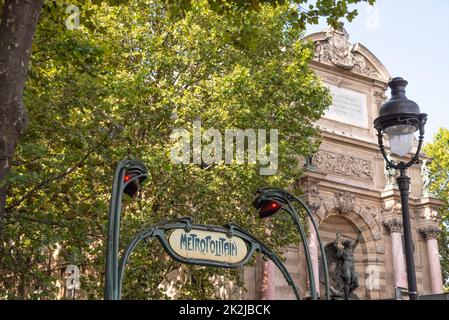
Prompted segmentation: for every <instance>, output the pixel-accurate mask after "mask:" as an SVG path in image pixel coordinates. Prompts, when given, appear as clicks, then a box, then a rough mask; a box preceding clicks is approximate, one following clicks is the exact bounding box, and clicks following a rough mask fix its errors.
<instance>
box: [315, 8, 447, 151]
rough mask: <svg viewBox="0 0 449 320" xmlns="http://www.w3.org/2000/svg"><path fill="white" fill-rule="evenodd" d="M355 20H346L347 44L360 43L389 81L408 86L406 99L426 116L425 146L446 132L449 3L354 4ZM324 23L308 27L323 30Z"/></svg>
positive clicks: (322, 21) (323, 21)
mask: <svg viewBox="0 0 449 320" xmlns="http://www.w3.org/2000/svg"><path fill="white" fill-rule="evenodd" d="M353 7H354V8H357V9H358V11H359V15H358V16H357V17H356V18H355V19H354V20H353V21H352V22H347V21H345V28H346V31H347V32H348V33H349V41H350V42H351V43H357V42H360V43H361V44H363V45H364V46H365V47H367V48H368V49H369V50H370V51H371V52H372V53H373V54H374V55H375V56H376V57H377V58H379V60H380V61H381V62H382V63H383V64H384V65H385V67H386V68H387V70H388V71H389V72H390V75H391V76H392V77H402V78H404V79H406V80H407V81H408V82H409V84H408V86H407V89H406V90H407V97H408V98H409V99H411V100H413V101H415V102H417V103H418V105H419V106H420V108H421V112H424V113H427V114H428V120H427V124H426V135H425V138H424V141H425V142H431V141H432V140H433V136H434V134H435V133H436V132H437V131H438V128H440V127H445V128H449V1H448V0H428V1H421V0H377V1H376V4H375V6H374V7H372V6H369V5H367V4H358V5H354V6H353ZM325 27H326V22H325V20H321V21H320V24H319V25H314V26H309V27H308V29H307V34H309V33H313V32H317V31H321V30H323V29H324V28H325Z"/></svg>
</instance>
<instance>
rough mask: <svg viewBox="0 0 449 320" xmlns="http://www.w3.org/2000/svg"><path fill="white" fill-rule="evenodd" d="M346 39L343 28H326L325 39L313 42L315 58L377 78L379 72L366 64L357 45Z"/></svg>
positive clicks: (347, 37)
mask: <svg viewBox="0 0 449 320" xmlns="http://www.w3.org/2000/svg"><path fill="white" fill-rule="evenodd" d="M348 39H349V35H348V33H347V32H346V30H345V29H342V30H339V31H337V30H335V29H332V28H329V29H327V31H326V37H325V39H323V40H320V41H317V42H316V43H315V59H317V60H318V61H322V62H328V63H332V64H333V65H335V66H337V67H340V68H342V69H345V70H351V71H353V72H357V73H360V74H364V75H367V76H369V77H374V78H378V77H379V73H378V72H377V71H376V70H374V69H373V68H372V67H371V66H369V65H368V63H367V62H366V59H365V57H364V56H362V55H361V54H360V53H358V52H357V45H353V44H351V43H349V41H348Z"/></svg>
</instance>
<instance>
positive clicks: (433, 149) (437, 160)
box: [424, 128, 449, 290]
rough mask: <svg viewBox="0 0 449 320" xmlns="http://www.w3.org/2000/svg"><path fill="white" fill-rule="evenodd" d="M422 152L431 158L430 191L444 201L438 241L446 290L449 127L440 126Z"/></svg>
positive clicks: (448, 266)
mask: <svg viewBox="0 0 449 320" xmlns="http://www.w3.org/2000/svg"><path fill="white" fill-rule="evenodd" d="M424 152H425V153H426V154H427V155H428V156H429V157H431V158H433V160H432V162H431V163H430V169H431V171H432V174H433V175H432V184H431V191H433V192H434V193H435V194H436V195H437V196H438V198H440V199H441V200H443V202H444V205H443V207H442V208H441V210H440V214H441V218H442V220H441V233H440V235H439V239H438V243H439V250H440V256H441V268H442V272H443V279H444V283H445V284H446V290H447V289H448V283H449V211H448V209H449V129H446V128H440V130H439V131H438V133H437V134H436V135H435V137H434V140H433V142H432V143H429V144H427V145H426V146H425V148H424Z"/></svg>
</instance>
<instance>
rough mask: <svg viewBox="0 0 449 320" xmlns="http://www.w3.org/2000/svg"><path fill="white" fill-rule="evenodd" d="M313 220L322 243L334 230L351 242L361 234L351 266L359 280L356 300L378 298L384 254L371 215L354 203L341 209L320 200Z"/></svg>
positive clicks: (330, 237)
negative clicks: (320, 202)
mask: <svg viewBox="0 0 449 320" xmlns="http://www.w3.org/2000/svg"><path fill="white" fill-rule="evenodd" d="M315 217H316V220H317V223H318V225H319V232H320V236H321V238H322V241H323V242H324V244H326V243H329V242H330V241H334V239H335V235H336V232H337V231H340V232H341V233H342V234H343V235H347V236H349V237H351V238H353V239H355V238H356V237H357V234H358V231H361V233H362V237H363V240H362V242H361V243H360V244H359V246H358V247H357V248H356V251H355V259H356V263H355V267H356V272H357V274H358V277H359V288H358V289H357V290H356V293H357V294H358V296H359V298H360V299H378V298H380V292H381V290H382V287H383V286H384V284H383V281H384V280H383V278H384V277H383V275H384V269H385V267H384V265H383V259H382V258H381V255H382V254H383V253H384V249H383V245H382V243H381V234H382V233H381V226H380V225H379V224H378V223H377V222H376V221H375V219H374V218H373V217H372V216H371V214H370V212H369V211H368V209H366V208H363V207H361V206H359V205H357V204H353V205H352V206H350V207H344V206H343V207H342V206H341V205H340V202H339V201H338V200H337V199H336V198H334V199H331V200H327V201H324V202H323V203H322V204H321V206H320V209H319V210H317V211H316V213H315ZM322 290H323V289H321V288H320V291H321V292H323V291H322Z"/></svg>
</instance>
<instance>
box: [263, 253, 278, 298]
mask: <svg viewBox="0 0 449 320" xmlns="http://www.w3.org/2000/svg"><path fill="white" fill-rule="evenodd" d="M275 268H276V266H275V265H274V263H273V261H271V260H267V261H263V266H262V269H263V270H262V271H263V278H262V300H275V299H276V281H275V280H276V278H275V277H276V274H275Z"/></svg>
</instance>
